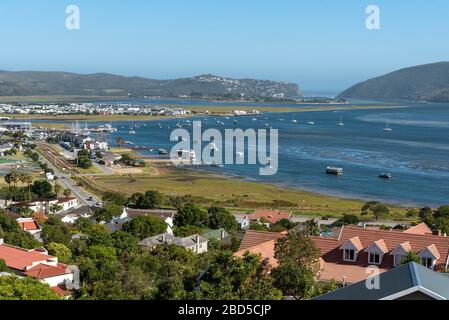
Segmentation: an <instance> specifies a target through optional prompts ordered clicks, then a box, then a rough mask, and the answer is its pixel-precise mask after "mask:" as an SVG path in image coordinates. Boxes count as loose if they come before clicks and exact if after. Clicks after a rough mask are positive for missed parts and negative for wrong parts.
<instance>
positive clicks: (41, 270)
mask: <svg viewBox="0 0 449 320" xmlns="http://www.w3.org/2000/svg"><path fill="white" fill-rule="evenodd" d="M69 273H71V271H70V270H68V269H67V266H66V265H65V264H62V263H58V264H57V266H49V265H46V264H38V265H37V266H35V267H32V268H31V269H28V270H27V271H25V272H24V274H25V275H27V276H28V277H33V278H36V279H46V278H52V277H57V276H62V275H65V274H69Z"/></svg>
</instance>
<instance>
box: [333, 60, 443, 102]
mask: <svg viewBox="0 0 449 320" xmlns="http://www.w3.org/2000/svg"><path fill="white" fill-rule="evenodd" d="M339 98H345V99H348V98H353V99H354V98H355V99H387V100H420V101H433V102H449V62H439V63H432V64H426V65H420V66H415V67H410V68H406V69H401V70H398V71H395V72H392V73H389V74H387V75H384V76H381V77H378V78H374V79H370V80H368V81H365V82H362V83H359V84H356V85H355V86H353V87H351V88H349V89H347V90H346V91H344V92H342V93H341V94H340V95H339Z"/></svg>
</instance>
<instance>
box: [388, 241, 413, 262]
mask: <svg viewBox="0 0 449 320" xmlns="http://www.w3.org/2000/svg"><path fill="white" fill-rule="evenodd" d="M411 251H412V246H411V245H410V242H408V241H406V242H403V243H401V244H399V245H398V246H397V247H396V248H395V249H394V250H393V251H392V252H391V253H390V254H391V255H392V256H393V260H394V261H393V262H394V266H395V267H397V266H399V265H400V264H401V263H402V262H403V261H404V260H406V259H407V255H408V254H409V252H411Z"/></svg>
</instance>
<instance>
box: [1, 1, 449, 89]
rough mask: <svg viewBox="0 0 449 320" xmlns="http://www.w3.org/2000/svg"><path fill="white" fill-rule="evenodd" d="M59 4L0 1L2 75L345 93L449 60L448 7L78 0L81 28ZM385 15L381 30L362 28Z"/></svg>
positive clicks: (380, 3) (436, 4)
mask: <svg viewBox="0 0 449 320" xmlns="http://www.w3.org/2000/svg"><path fill="white" fill-rule="evenodd" d="M69 4H71V3H66V2H63V3H55V1H50V0H42V1H40V2H39V4H37V3H36V2H35V1H31V0H22V1H12V0H4V1H2V2H1V3H0V30H1V31H0V32H1V33H2V42H3V45H2V47H3V48H4V49H3V50H2V51H1V52H0V58H1V61H2V62H1V65H0V69H3V70H8V71H23V70H31V71H67V72H75V73H83V74H86V73H112V74H120V75H124V76H141V77H146V78H153V79H173V78H182V77H192V76H196V75H200V74H206V73H211V74H216V75H220V76H224V77H230V78H255V79H269V80H276V81H283V82H293V83H297V84H299V86H300V87H301V89H302V90H303V91H304V92H306V93H307V92H315V91H319V92H321V91H330V92H339V91H342V90H344V89H347V88H348V87H350V86H352V85H354V84H356V83H358V82H360V81H364V80H367V79H370V78H372V77H376V76H380V75H383V74H385V73H389V72H392V71H395V70H397V69H401V68H404V67H410V66H414V65H420V64H427V63H433V62H438V61H444V60H447V52H449V43H447V42H445V41H442V40H441V37H440V36H438V35H440V34H445V33H447V32H448V31H449V19H447V12H449V10H448V9H449V4H448V3H446V2H445V1H442V0H433V1H427V2H425V3H422V2H421V1H417V0H416V1H405V0H398V1H395V2H394V3H391V1H390V2H389V1H386V0H378V1H375V3H372V2H368V1H356V0H350V1H345V3H335V1H331V0H323V1H320V2H316V3H310V2H305V1H293V0H280V1H277V2H276V3H274V2H269V1H263V0H262V1H255V0H248V1H245V2H244V3H240V2H238V1H236V0H229V1H226V2H222V3H216V2H214V3H212V2H210V1H206V0H193V1H189V2H188V3H186V2H183V1H180V0H169V1H163V2H161V1H140V0H131V1H128V2H127V3H126V4H125V3H123V2H120V1H115V0H113V1H105V0H98V1H95V3H92V1H86V0H77V1H74V2H73V4H76V5H78V6H79V8H80V13H81V14H80V21H81V24H80V29H79V30H68V29H66V27H65V20H66V17H67V15H66V7H67V5H69ZM370 4H375V5H377V6H378V7H379V9H380V23H381V25H380V26H381V28H380V30H368V29H367V28H366V27H365V20H366V19H367V16H368V15H367V14H366V13H365V10H366V7H367V6H368V5H370Z"/></svg>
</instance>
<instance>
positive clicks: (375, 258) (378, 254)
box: [365, 239, 388, 265]
mask: <svg viewBox="0 0 449 320" xmlns="http://www.w3.org/2000/svg"><path fill="white" fill-rule="evenodd" d="M365 252H366V253H368V263H369V264H374V265H379V264H381V263H382V259H383V257H384V255H385V254H386V253H387V252H388V247H387V244H386V243H385V241H384V240H383V239H380V240H378V241H375V242H373V244H371V245H370V246H369V247H368V248H366V250H365Z"/></svg>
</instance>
